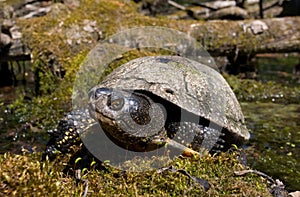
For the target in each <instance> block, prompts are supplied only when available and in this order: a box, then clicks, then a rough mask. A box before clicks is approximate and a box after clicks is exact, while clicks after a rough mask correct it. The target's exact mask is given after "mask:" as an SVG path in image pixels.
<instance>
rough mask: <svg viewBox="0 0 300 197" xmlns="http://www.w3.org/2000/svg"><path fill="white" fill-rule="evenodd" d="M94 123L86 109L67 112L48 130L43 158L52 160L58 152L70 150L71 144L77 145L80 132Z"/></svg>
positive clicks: (79, 141)
mask: <svg viewBox="0 0 300 197" xmlns="http://www.w3.org/2000/svg"><path fill="white" fill-rule="evenodd" d="M94 124H96V122H95V120H94V119H93V118H91V117H90V115H89V111H88V110H87V109H84V110H79V109H78V110H74V111H71V112H69V113H67V114H66V115H65V116H64V117H63V119H61V120H60V121H59V123H58V126H57V128H56V129H54V130H50V131H48V133H49V134H50V140H49V141H48V143H47V146H46V149H45V152H44V154H43V159H45V158H46V157H49V159H51V160H53V159H55V157H56V155H57V154H58V153H59V152H61V153H67V152H70V151H71V150H72V148H71V147H72V146H77V145H79V144H80V143H81V140H80V134H82V133H83V132H85V131H86V130H87V129H88V128H90V127H91V126H93V125H94Z"/></svg>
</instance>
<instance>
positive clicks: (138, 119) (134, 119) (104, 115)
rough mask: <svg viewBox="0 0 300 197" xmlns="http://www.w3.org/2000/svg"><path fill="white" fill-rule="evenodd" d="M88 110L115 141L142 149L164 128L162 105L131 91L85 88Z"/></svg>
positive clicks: (134, 148) (125, 145) (124, 145)
mask: <svg viewBox="0 0 300 197" xmlns="http://www.w3.org/2000/svg"><path fill="white" fill-rule="evenodd" d="M89 96H90V114H91V115H92V116H93V117H94V118H95V119H96V120H98V121H99V123H100V125H101V128H102V129H103V130H104V132H105V133H106V134H107V135H108V136H109V137H111V139H112V140H113V141H114V142H116V143H117V144H118V145H121V146H123V147H126V148H128V147H132V148H128V149H133V150H141V151H145V150H146V149H147V148H146V147H147V144H150V142H151V140H152V139H153V137H157V136H158V135H160V134H161V133H162V132H163V131H164V123H165V119H166V118H165V117H166V115H165V113H164V110H163V107H162V106H160V105H158V104H156V103H154V102H153V101H152V100H151V99H150V98H149V97H148V96H146V95H145V94H141V93H138V92H135V91H130V90H119V89H113V88H106V87H96V88H94V89H92V90H91V91H90V92H89Z"/></svg>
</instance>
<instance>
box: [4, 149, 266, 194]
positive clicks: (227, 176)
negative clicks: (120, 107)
mask: <svg viewBox="0 0 300 197" xmlns="http://www.w3.org/2000/svg"><path fill="white" fill-rule="evenodd" d="M40 156H41V155H40V154H38V153H35V154H30V155H13V154H9V153H7V154H4V155H1V156H0V167H1V169H2V170H1V172H0V180H1V181H0V186H1V188H2V190H1V195H6V196H7V195H15V196H31V195H43V194H49V195H50V194H51V195H57V194H59V195H60V196H81V195H82V194H83V192H84V189H85V186H86V185H85V182H84V181H82V182H79V183H78V184H76V181H75V179H74V178H73V177H72V176H71V175H70V176H67V175H63V174H62V173H61V170H62V167H63V163H64V162H65V161H66V159H67V158H65V159H63V158H60V160H59V161H60V162H57V161H56V162H49V161H44V162H41V161H40ZM236 157H237V154H236V153H231V154H229V153H222V154H221V155H219V156H207V157H204V158H202V159H200V160H197V159H187V158H185V159H183V158H178V159H176V160H175V161H174V162H173V163H172V164H173V165H174V166H175V167H176V168H184V169H185V170H186V171H188V172H189V173H191V174H192V175H194V176H198V177H200V178H203V179H206V180H207V181H208V182H209V183H210V184H211V189H210V190H208V191H207V192H205V191H204V190H203V188H202V187H201V186H200V185H197V184H196V183H195V182H193V181H191V180H190V179H188V178H187V177H185V176H184V175H182V174H179V173H172V172H169V171H165V172H163V173H161V174H158V173H156V171H149V172H141V173H136V172H126V173H125V174H122V173H121V172H120V171H118V170H115V169H110V167H107V168H108V169H109V173H108V172H106V171H103V170H95V169H92V170H90V171H89V172H88V173H86V174H85V175H84V176H83V177H82V178H83V179H86V180H87V181H88V194H90V195H97V196H98V195H99V196H102V195H121V194H122V195H124V196H134V195H143V196H148V195H149V196H178V195H185V196H196V195H201V196H229V195H237V196H240V195H243V196H270V194H269V192H268V188H267V184H266V180H264V179H262V178H260V177H258V176H256V175H246V176H235V175H234V173H233V172H234V171H235V170H241V169H243V166H242V165H241V164H240V163H239V162H238V160H237V159H236Z"/></svg>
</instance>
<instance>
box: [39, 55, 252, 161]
mask: <svg viewBox="0 0 300 197" xmlns="http://www.w3.org/2000/svg"><path fill="white" fill-rule="evenodd" d="M88 95H89V108H88V109H77V110H74V111H72V112H69V113H68V114H67V115H66V116H65V117H64V118H63V119H62V120H61V121H60V122H59V124H58V126H57V128H56V129H54V130H52V131H50V132H49V133H50V135H51V138H50V140H49V142H48V144H47V147H46V150H45V154H44V155H45V156H49V157H50V158H55V155H56V153H57V152H62V153H65V152H69V151H70V150H71V147H72V146H76V145H78V144H79V143H80V142H81V140H80V136H82V134H84V133H85V132H86V131H87V130H88V129H89V128H90V127H91V126H93V125H95V124H98V123H99V124H100V125H101V128H102V129H103V131H104V133H105V134H106V135H107V136H108V137H109V139H110V140H111V141H112V142H114V143H115V144H116V145H118V146H120V147H122V148H124V149H126V150H130V151H137V152H147V151H152V150H156V149H159V148H160V147H162V146H164V145H166V144H171V145H173V146H174V147H176V148H177V149H180V150H190V153H194V152H198V151H200V149H201V148H203V147H204V148H205V149H208V150H210V151H212V152H213V151H219V150H226V149H228V148H229V147H230V146H231V145H232V144H236V145H241V144H242V143H243V142H244V141H246V140H248V139H249V137H250V135H249V132H248V130H247V127H246V125H245V120H244V116H243V113H242V110H241V107H240V105H239V102H238V100H237V98H236V97H235V94H234V93H233V91H232V89H231V88H230V86H229V85H228V83H227V82H226V80H225V79H224V78H223V77H222V75H221V74H220V73H219V72H217V71H216V70H214V69H213V68H210V67H208V66H206V65H205V64H203V63H200V62H197V61H194V60H191V59H188V58H185V57H181V56H147V57H141V58H137V59H134V60H131V61H129V62H128V63H125V64H123V65H121V66H120V67H118V68H116V69H115V70H114V71H113V72H112V73H111V74H109V75H108V76H107V77H106V78H105V79H104V80H103V81H102V82H101V83H99V84H97V85H96V86H94V87H92V88H91V90H90V91H89V93H88Z"/></svg>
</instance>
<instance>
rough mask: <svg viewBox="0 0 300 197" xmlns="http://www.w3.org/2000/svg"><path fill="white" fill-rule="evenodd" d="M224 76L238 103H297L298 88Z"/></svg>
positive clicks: (299, 89) (299, 90) (272, 82)
mask: <svg viewBox="0 0 300 197" xmlns="http://www.w3.org/2000/svg"><path fill="white" fill-rule="evenodd" d="M224 76H225V78H226V80H227V82H228V83H229V85H230V86H231V88H232V89H233V91H234V93H235V95H236V97H237V98H238V100H240V101H264V102H274V103H285V104H288V103H299V92H300V87H299V86H287V85H284V84H280V83H277V82H275V81H267V82H266V83H263V82H260V81H256V80H252V79H240V78H239V77H238V76H233V75H226V74H224Z"/></svg>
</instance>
